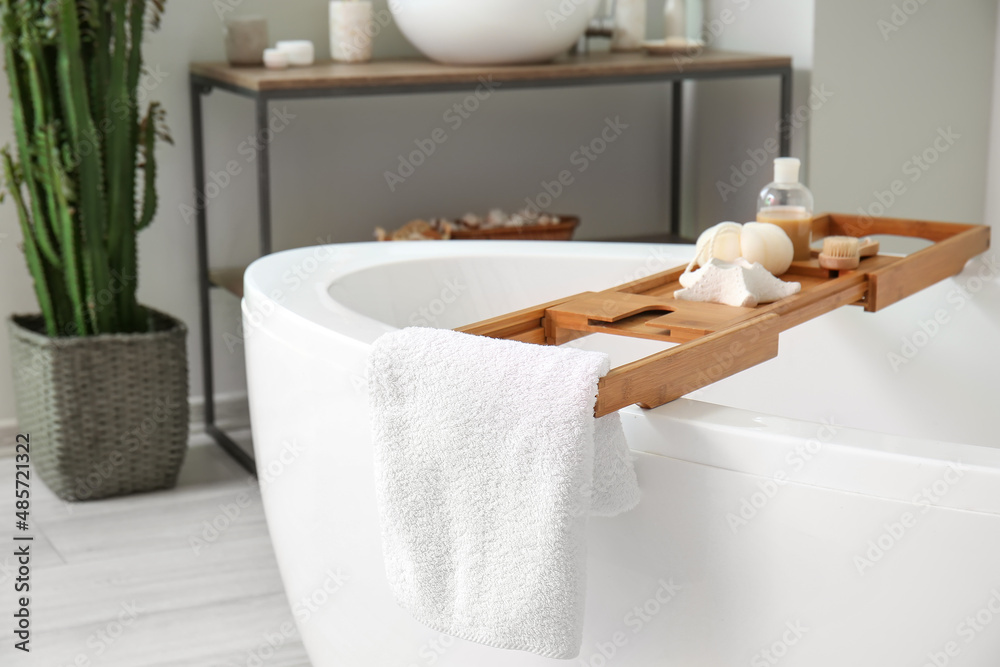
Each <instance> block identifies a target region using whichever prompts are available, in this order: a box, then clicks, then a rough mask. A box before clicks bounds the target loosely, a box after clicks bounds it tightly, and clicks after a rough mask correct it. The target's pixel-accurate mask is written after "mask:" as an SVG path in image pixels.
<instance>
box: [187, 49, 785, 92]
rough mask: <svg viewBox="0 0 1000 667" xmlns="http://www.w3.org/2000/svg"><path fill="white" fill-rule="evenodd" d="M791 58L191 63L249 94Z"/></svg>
mask: <svg viewBox="0 0 1000 667" xmlns="http://www.w3.org/2000/svg"><path fill="white" fill-rule="evenodd" d="M791 64H792V59H791V57H790V56H774V55H766V54H759V53H739V52H734V51H715V50H711V49H708V50H702V51H700V52H692V53H690V54H687V53H680V54H676V55H649V54H646V53H641V52H640V53H593V54H587V55H575V56H570V55H567V56H563V57H560V58H558V59H556V60H554V61H552V62H548V63H544V64H541V65H502V66H488V67H483V66H457V65H442V64H439V63H435V62H431V61H429V60H425V59H422V58H411V59H393V60H374V61H371V62H367V63H352V64H348V63H333V62H322V63H317V64H315V65H312V66H310V67H292V68H289V69H286V70H269V69H265V68H263V67H233V66H231V65H228V64H226V63H206V62H196V63H191V66H190V71H191V74H194V75H198V76H201V77H203V78H205V79H208V80H210V81H214V82H217V83H220V84H226V85H229V86H232V87H235V88H238V89H242V90H246V91H248V92H262V91H285V92H293V91H295V90H305V89H331V90H334V89H337V88H345V89H356V88H378V87H402V88H405V87H411V86H412V87H414V88H420V87H425V86H427V87H429V86H436V85H437V86H440V85H456V84H471V83H476V82H478V81H479V80H480V79H488V78H491V80H492V81H498V82H501V83H503V82H520V83H530V82H536V83H538V84H539V85H544V83H545V82H546V81H559V80H561V81H565V80H587V79H601V78H608V79H614V78H629V77H634V78H642V77H650V78H655V77H656V76H669V75H675V74H681V73H688V74H694V75H696V76H697V75H698V74H702V75H704V74H710V73H716V72H727V71H734V72H738V71H743V70H767V69H778V68H785V67H790V66H791Z"/></svg>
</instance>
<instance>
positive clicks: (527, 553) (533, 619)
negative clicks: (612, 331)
mask: <svg viewBox="0 0 1000 667" xmlns="http://www.w3.org/2000/svg"><path fill="white" fill-rule="evenodd" d="M608 369H609V361H608V357H607V355H605V354H602V353H599V352H587V351H583V350H577V349H570V348H561V347H550V346H542V345H531V344H527V343H520V342H517V341H509V340H498V339H492V338H484V337H481V336H472V335H469V334H463V333H458V332H455V331H448V330H438V329H423V328H409V329H403V330H400V331H395V332H392V333H389V334H385V335H384V336H382V337H381V338H379V339H378V340H377V341H376V342H375V345H374V347H373V349H372V354H371V357H370V361H369V388H370V399H371V417H372V424H373V434H374V444H375V475H376V485H377V494H378V503H379V512H380V516H381V522H382V547H383V552H384V555H385V566H386V574H387V576H388V580H389V585H390V586H391V588H392V591H393V593H394V594H395V596H396V599H397V601H398V602H399V604H400V605H401V606H402V607H404V608H405V609H407V610H408V611H409V612H410V613H411V614H412V615H413V617H414V618H415V619H416V620H418V621H420V622H421V623H424V624H425V625H427V626H429V627H431V628H433V629H435V630H437V631H439V632H443V633H446V634H449V635H452V636H454V637H460V638H463V639H468V640H470V641H474V642H478V643H480V644H486V645H488V646H495V647H498V648H507V649H517V650H522V651H530V652H532V653H537V654H538V655H542V656H545V657H550V658H573V657H576V655H577V654H578V653H579V650H580V643H581V641H582V637H583V613H584V603H585V596H586V526H587V517H588V515H590V514H596V515H601V516H612V515H615V514H617V513H619V512H623V511H626V510H628V509H631V508H632V507H634V506H635V504H636V503H637V502H638V501H639V488H638V483H637V482H636V477H635V471H634V469H633V467H632V461H631V457H630V454H629V451H628V447H627V445H626V443H625V437H624V433H623V432H622V427H621V420H620V419H619V417H618V413H613V414H610V415H607V416H605V417H601V418H600V419H595V418H594V403H595V401H596V394H597V381H598V379H599V378H600V377H601V376H602V375H604V374H605V373H607V372H608ZM595 436H596V437H595Z"/></svg>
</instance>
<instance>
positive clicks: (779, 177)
mask: <svg viewBox="0 0 1000 667" xmlns="http://www.w3.org/2000/svg"><path fill="white" fill-rule="evenodd" d="M801 164H802V163H801V162H800V161H799V159H798V158H797V157H776V158H774V182H775V183H798V182H799V165H801Z"/></svg>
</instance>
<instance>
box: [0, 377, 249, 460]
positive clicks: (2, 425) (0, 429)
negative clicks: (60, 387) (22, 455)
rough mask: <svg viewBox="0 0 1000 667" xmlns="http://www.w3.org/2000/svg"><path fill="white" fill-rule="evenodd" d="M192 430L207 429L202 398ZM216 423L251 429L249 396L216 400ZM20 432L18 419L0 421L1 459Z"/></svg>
mask: <svg viewBox="0 0 1000 667" xmlns="http://www.w3.org/2000/svg"><path fill="white" fill-rule="evenodd" d="M190 410H191V430H192V432H195V433H200V432H202V431H203V430H204V429H205V401H204V400H203V399H201V398H194V399H191V400H190ZM215 423H216V425H218V426H220V427H222V428H225V429H227V430H239V429H244V428H249V426H250V410H249V406H248V405H247V395H246V394H244V393H239V394H223V395H221V396H216V398H215ZM18 433H19V431H18V430H17V420H16V419H5V420H2V421H0V458H4V457H10V456H13V455H14V444H15V442H14V440H15V438H16V437H17V434H18Z"/></svg>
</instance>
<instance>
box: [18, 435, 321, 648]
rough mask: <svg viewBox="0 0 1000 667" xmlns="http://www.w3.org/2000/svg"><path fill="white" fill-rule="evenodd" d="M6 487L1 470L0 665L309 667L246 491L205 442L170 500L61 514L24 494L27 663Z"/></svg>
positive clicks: (123, 501) (250, 486)
mask: <svg viewBox="0 0 1000 667" xmlns="http://www.w3.org/2000/svg"><path fill="white" fill-rule="evenodd" d="M13 477H14V461H13V459H10V458H0V495H2V497H3V498H4V500H3V501H2V502H0V507H2V508H3V509H4V510H5V512H4V514H7V516H5V517H0V521H2V522H3V525H4V528H3V530H2V531H0V535H2V539H3V543H2V544H0V554H2V556H0V612H2V617H3V619H4V620H3V622H2V623H0V637H2V645H0V665H3V666H4V667H8V666H10V667H15V666H16V667H21V666H22V665H24V666H26V667H27V666H30V667H36V666H37V667H71V666H72V667H167V666H168V665H170V666H174V665H176V666H178V667H179V666H184V667H202V666H204V667H258V666H261V665H266V666H267V667H308V665H309V661H308V659H307V657H306V654H305V649H304V648H303V647H302V644H301V642H300V641H299V638H298V634H297V632H296V631H295V629H294V622H293V618H292V613H291V610H290V609H289V606H288V603H287V601H286V600H285V596H284V593H283V592H282V587H281V580H280V578H279V576H278V569H277V564H276V562H275V560H274V553H273V551H272V548H271V542H270V538H269V537H268V533H267V526H266V525H265V523H264V512H263V508H262V507H261V502H260V493H259V490H258V488H257V485H256V482H255V480H253V479H252V478H250V477H249V476H248V475H247V474H246V473H245V472H244V471H243V470H242V468H240V467H239V466H238V465H237V464H235V463H234V462H233V461H231V460H230V459H229V458H228V457H227V456H226V455H225V454H224V453H223V452H222V451H221V450H220V449H218V448H217V447H216V446H215V445H213V444H209V443H208V441H207V439H206V438H205V437H203V436H197V437H194V438H192V446H191V449H190V450H189V452H188V455H187V458H186V460H185V463H184V469H183V472H182V474H181V480H180V483H179V484H178V486H177V488H175V489H173V490H171V491H165V492H159V493H150V494H143V495H137V496H131V497H127V498H117V499H112V500H100V501H92V502H85V503H65V502H63V501H61V500H59V499H58V498H56V497H55V496H54V495H53V494H52V493H51V492H50V491H49V490H48V489H47V488H45V486H44V485H43V484H42V483H41V481H40V480H37V479H34V478H33V479H32V480H31V482H32V483H31V491H32V493H31V495H32V507H31V524H30V525H31V529H30V530H29V532H28V533H27V534H33V535H34V536H35V541H34V543H33V546H32V561H31V603H30V609H31V614H32V616H31V624H32V625H31V632H32V634H31V653H30V654H26V653H23V652H21V651H18V650H14V649H13V644H14V639H13V637H12V632H13V629H12V626H11V621H10V619H11V614H12V609H13V606H14V595H15V594H14V591H13V585H14V577H16V576H17V573H16V565H15V559H14V557H13V555H12V553H13V548H12V547H11V546H10V545H11V544H12V541H11V532H12V531H13V523H14V517H13V511H12V510H13V507H12V506H13V503H12V501H11V500H8V499H9V498H11V497H12V496H13V488H14V483H13ZM212 524H214V526H215V527H212ZM216 531H217V532H216Z"/></svg>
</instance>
